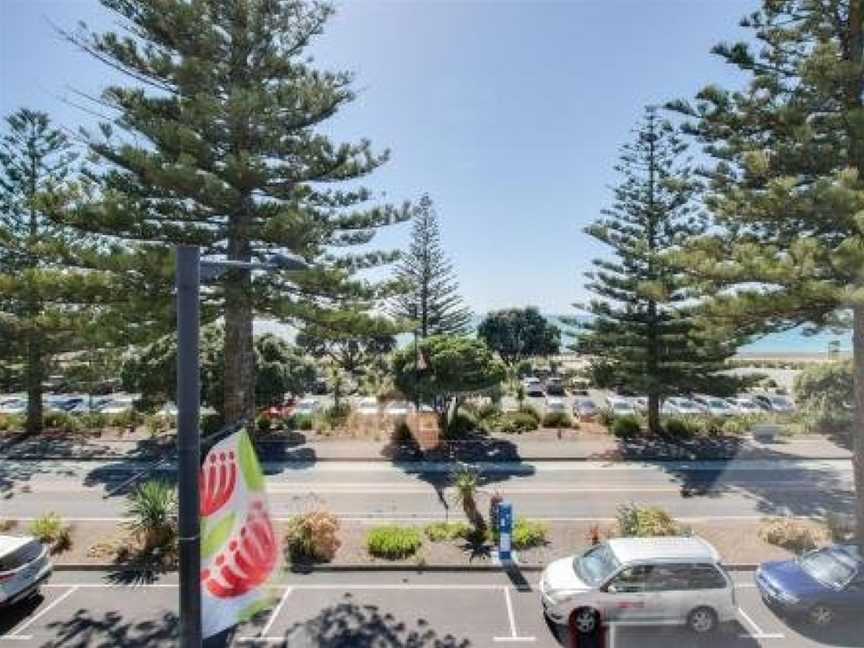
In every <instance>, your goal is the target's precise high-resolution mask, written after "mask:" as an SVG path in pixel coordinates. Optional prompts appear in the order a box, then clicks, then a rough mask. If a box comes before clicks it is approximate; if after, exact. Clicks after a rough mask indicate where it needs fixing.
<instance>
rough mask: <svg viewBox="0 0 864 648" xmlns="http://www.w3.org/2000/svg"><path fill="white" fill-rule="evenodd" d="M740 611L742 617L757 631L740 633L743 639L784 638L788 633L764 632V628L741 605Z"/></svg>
mask: <svg viewBox="0 0 864 648" xmlns="http://www.w3.org/2000/svg"><path fill="white" fill-rule="evenodd" d="M738 613H739V614H740V615H741V618H742V619H744V620H745V621H746V622H747V623H748V624H750V627H751V628H753V630H755V631H756V632H755V633H752V634H751V633H748V634H743V633H742V634H741V635H739V636H740V637H741V638H742V639H750V638H751V637H752V638H753V639H784V638H785V637H786V635H783V634H780V633H779V632H764V631H763V630H762V628H760V627H759V626H758V625H757V624H756V622H755V621H754V620H753V619H751V618H750V615H749V614H747V613H746V612H745V611H744V610H742V609H741V608H740V607H739V608H738Z"/></svg>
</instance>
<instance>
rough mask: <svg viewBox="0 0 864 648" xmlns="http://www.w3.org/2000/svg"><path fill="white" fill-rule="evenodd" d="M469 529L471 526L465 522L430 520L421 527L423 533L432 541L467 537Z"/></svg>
mask: <svg viewBox="0 0 864 648" xmlns="http://www.w3.org/2000/svg"><path fill="white" fill-rule="evenodd" d="M471 531H472V530H471V527H470V526H469V525H468V524H466V523H465V522H430V523H429V524H427V525H426V526H425V527H423V533H425V534H426V537H427V538H429V539H430V540H431V541H432V542H446V541H448V540H459V539H460V538H461V539H467V538H468V537H470V535H471Z"/></svg>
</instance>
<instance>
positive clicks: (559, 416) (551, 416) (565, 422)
mask: <svg viewBox="0 0 864 648" xmlns="http://www.w3.org/2000/svg"><path fill="white" fill-rule="evenodd" d="M543 427H547V428H569V427H573V419H572V418H570V415H569V414H567V412H549V413H547V414H546V415H545V416H544V417H543Z"/></svg>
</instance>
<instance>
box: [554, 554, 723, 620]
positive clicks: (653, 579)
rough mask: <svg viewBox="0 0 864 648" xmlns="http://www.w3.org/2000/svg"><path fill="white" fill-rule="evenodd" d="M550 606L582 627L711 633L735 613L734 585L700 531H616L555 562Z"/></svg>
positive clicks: (558, 615)
mask: <svg viewBox="0 0 864 648" xmlns="http://www.w3.org/2000/svg"><path fill="white" fill-rule="evenodd" d="M540 593H541V599H542V602H543V611H544V613H545V614H546V616H547V617H548V618H549V619H550V620H551V621H553V622H555V623H559V624H569V625H570V627H571V628H573V629H575V630H576V631H578V632H580V633H583V634H590V633H593V632H594V631H595V630H596V629H597V628H598V626H599V625H600V624H601V623H602V624H616V623H620V624H627V625H643V624H644V625H686V626H688V627H689V628H690V629H692V630H693V631H694V632H697V633H706V632H710V631H711V630H714V629H715V628H716V627H717V626H718V624H720V623H726V622H728V621H732V620H734V619H735V615H736V604H735V589H734V586H733V583H732V579H731V578H729V575H728V574H727V573H726V571H725V570H724V569H723V567H722V565H721V564H720V556H719V554H718V553H717V550H716V549H714V547H712V546H711V545H710V544H709V543H707V542H706V541H705V540H703V539H701V538H697V537H666V538H615V539H612V540H609V541H607V542H604V543H602V544H599V545H596V546H594V547H592V548H591V549H589V550H588V551H586V552H585V553H583V554H582V555H580V556H574V557H570V558H563V559H561V560H556V561H554V562H552V563H550V564H549V565H548V566H547V567H546V569H545V570H544V571H543V575H542V577H541V579H540Z"/></svg>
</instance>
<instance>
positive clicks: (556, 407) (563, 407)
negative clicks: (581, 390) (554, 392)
mask: <svg viewBox="0 0 864 648" xmlns="http://www.w3.org/2000/svg"><path fill="white" fill-rule="evenodd" d="M545 406H546V413H547V414H557V413H561V414H566V413H567V403H566V402H564V399H563V398H550V397H548V396H547V397H546V404H545Z"/></svg>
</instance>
